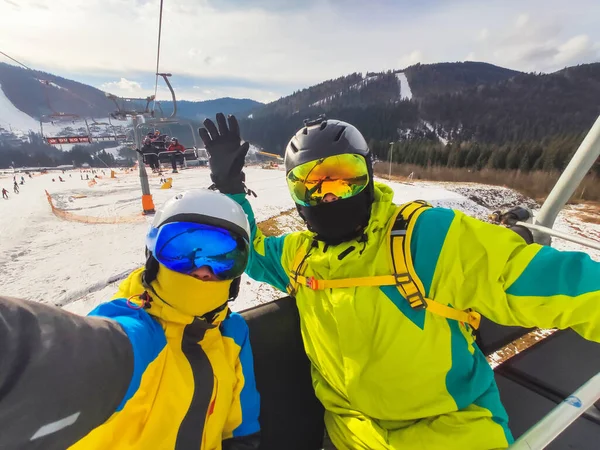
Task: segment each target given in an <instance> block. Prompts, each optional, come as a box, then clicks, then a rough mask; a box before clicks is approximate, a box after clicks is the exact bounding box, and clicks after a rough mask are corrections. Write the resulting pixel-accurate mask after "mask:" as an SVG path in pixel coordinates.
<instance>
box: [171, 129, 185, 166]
mask: <svg viewBox="0 0 600 450" xmlns="http://www.w3.org/2000/svg"><path fill="white" fill-rule="evenodd" d="M167 151H168V152H173V154H172V155H171V167H172V168H173V173H177V160H178V159H180V158H182V157H183V153H184V152H185V147H184V146H183V145H181V144H180V143H179V141H178V140H177V138H176V137H174V138H172V139H171V145H169V148H168V149H167ZM175 152H177V153H175Z"/></svg>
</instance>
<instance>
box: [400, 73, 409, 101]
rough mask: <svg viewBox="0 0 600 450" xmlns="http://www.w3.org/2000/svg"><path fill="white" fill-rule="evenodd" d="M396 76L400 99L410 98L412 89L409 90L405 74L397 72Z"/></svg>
mask: <svg viewBox="0 0 600 450" xmlns="http://www.w3.org/2000/svg"><path fill="white" fill-rule="evenodd" d="M396 78H397V79H398V83H400V100H412V91H411V90H410V85H409V84H408V79H407V78H406V74H405V73H404V72H400V73H397V74H396Z"/></svg>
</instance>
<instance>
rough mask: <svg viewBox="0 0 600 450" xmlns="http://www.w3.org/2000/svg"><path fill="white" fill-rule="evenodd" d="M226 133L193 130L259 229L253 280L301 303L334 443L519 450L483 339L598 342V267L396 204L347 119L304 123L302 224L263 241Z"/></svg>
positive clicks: (241, 150)
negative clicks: (482, 330)
mask: <svg viewBox="0 0 600 450" xmlns="http://www.w3.org/2000/svg"><path fill="white" fill-rule="evenodd" d="M228 122H229V123H228ZM217 124H218V128H217V126H216V125H215V124H214V123H213V122H212V121H211V120H209V119H206V120H205V121H204V126H205V128H201V129H200V130H199V132H200V137H201V138H202V140H203V141H204V144H205V147H206V150H207V152H208V154H209V155H210V169H211V179H212V181H213V183H214V186H215V188H217V189H219V190H220V191H221V192H223V193H227V194H229V195H230V196H232V197H233V198H234V199H235V200H237V201H238V202H239V203H240V205H241V206H242V207H243V208H244V211H245V212H246V214H247V215H248V218H249V220H250V226H251V228H252V242H253V243H254V246H253V250H252V256H251V258H250V263H249V265H248V268H247V269H246V273H247V274H248V275H249V276H251V277H252V278H254V279H255V280H257V281H262V282H266V283H269V284H270V285H272V286H273V287H275V288H278V289H280V290H281V291H284V292H287V293H288V294H291V295H292V296H293V297H294V300H295V302H294V303H295V305H296V306H297V308H298V312H299V315H300V327H301V331H302V338H303V341H304V349H305V350H306V352H307V354H308V358H309V360H310V361H311V363H312V371H311V373H312V377H313V387H314V389H315V394H316V396H317V397H318V398H319V400H320V401H321V403H322V404H323V406H324V407H325V425H326V427H327V432H328V434H329V437H330V438H331V441H332V442H333V444H334V445H335V447H336V448H338V449H353V450H354V449H361V450H365V449H378V450H384V449H385V450H396V449H417V448H418V449H480V450H483V449H499V448H506V447H508V446H510V445H511V443H512V442H513V436H512V434H511V432H510V428H509V423H508V416H507V414H506V410H505V409H504V407H503V405H502V402H501V400H500V395H499V392H498V387H497V385H496V382H495V381H494V373H493V371H492V369H491V368H490V366H489V364H488V363H487V362H486V359H485V356H484V355H483V353H482V352H481V350H480V349H479V348H478V347H477V345H475V343H474V337H473V331H474V329H476V328H477V327H478V326H479V320H480V319H481V315H485V316H486V317H487V318H488V319H490V320H492V321H493V322H495V323H498V324H501V325H512V326H515V325H518V326H524V327H528V328H529V327H535V326H537V327H540V328H560V329H565V328H572V329H573V330H574V331H575V332H577V333H578V334H580V335H581V336H583V337H584V338H586V339H589V340H591V341H595V342H600V309H599V305H600V263H598V262H595V261H593V260H592V259H591V258H590V257H589V255H587V254H585V253H580V252H560V251H558V250H555V249H553V248H550V247H544V246H541V245H538V244H534V243H529V242H531V239H530V240H529V242H528V240H526V239H524V238H523V236H522V235H517V234H516V233H515V232H513V231H511V230H508V229H506V228H504V227H500V226H497V225H493V224H489V223H483V222H481V221H479V220H477V219H475V218H473V217H469V216H467V215H466V214H464V213H462V212H460V211H457V210H452V209H446V208H433V207H431V206H430V205H428V204H427V203H425V202H422V201H413V202H409V203H405V204H403V205H396V204H394V202H393V198H394V191H393V190H392V188H391V187H389V186H387V185H385V184H383V183H380V182H377V181H375V179H374V176H373V167H372V164H371V162H372V153H371V151H370V150H369V147H368V145H367V142H366V140H365V138H364V137H363V135H362V134H361V133H360V131H359V130H358V129H357V128H356V127H354V126H353V125H351V124H349V123H346V122H342V121H339V120H330V119H325V118H319V119H317V120H313V121H307V122H305V126H303V127H302V128H301V129H300V130H298V132H297V133H296V134H295V135H294V136H292V138H291V139H290V141H289V143H288V145H287V148H286V152H285V169H286V172H285V178H286V184H287V186H288V190H289V193H290V196H291V198H292V200H293V202H294V204H295V206H296V209H297V210H298V212H299V214H300V217H301V218H302V219H303V220H304V222H305V223H306V225H307V228H308V229H307V230H303V231H298V232H293V233H287V234H284V235H283V236H269V237H265V236H264V235H263V234H262V233H261V231H260V229H259V228H258V227H257V226H256V223H255V219H254V214H253V211H252V207H251V205H250V202H249V201H248V200H247V198H246V196H247V193H248V189H247V188H246V186H245V183H244V181H245V176H244V172H243V170H242V169H243V165H244V158H245V156H246V154H247V152H248V148H249V144H248V142H242V141H241V138H240V129H239V125H238V122H237V120H236V119H235V117H232V116H230V117H229V120H228V121H227V120H226V119H225V117H224V115H223V114H218V115H217ZM529 238H531V235H529Z"/></svg>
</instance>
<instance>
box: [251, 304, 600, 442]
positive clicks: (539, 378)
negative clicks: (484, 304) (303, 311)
mask: <svg viewBox="0 0 600 450" xmlns="http://www.w3.org/2000/svg"><path fill="white" fill-rule="evenodd" d="M241 314H242V315H243V316H244V318H245V319H246V322H247V323H248V327H249V329H250V341H251V344H252V351H253V354H254V368H255V375H256V383H257V387H258V390H259V392H260V395H261V415H260V423H261V436H262V443H261V446H260V449H261V450H279V449H282V448H285V449H290V450H317V449H321V448H322V446H323V437H324V430H325V425H324V422H323V414H324V410H323V406H322V405H321V404H320V402H319V401H318V400H317V398H316V396H315V394H314V391H313V388H312V380H311V375H310V362H309V360H308V357H307V356H306V354H305V352H304V346H303V343H302V336H301V334H300V319H299V316H298V310H297V308H296V303H295V300H294V299H293V298H291V297H284V298H282V299H279V300H276V301H275V302H272V303H267V304H264V305H259V306H257V307H254V308H251V309H248V310H246V311H243V312H242V313H241ZM529 331H530V330H529V329H525V328H519V327H502V326H500V325H497V324H495V323H493V322H491V321H489V320H483V321H482V323H481V327H480V333H479V337H478V345H479V347H480V348H482V349H485V353H486V354H489V353H491V352H493V351H496V350H498V349H500V348H502V347H503V346H504V345H506V344H508V343H510V342H512V341H513V340H514V339H516V338H518V337H521V336H523V335H525V334H527V333H528V332H529ZM597 372H600V346H598V344H596V343H593V342H588V341H586V340H585V339H583V338H581V337H580V336H579V335H577V334H576V333H575V332H573V331H570V330H567V331H559V332H556V333H555V334H554V335H553V336H550V337H548V338H546V340H544V341H543V342H541V343H538V344H537V345H534V346H533V347H530V348H529V349H527V350H525V351H523V352H521V353H520V354H519V355H517V356H514V357H513V358H511V359H510V360H509V361H507V362H505V363H504V364H501V365H500V366H499V368H498V369H497V370H496V373H495V375H496V381H497V383H498V388H499V390H500V396H501V399H502V402H503V404H504V406H505V408H506V410H507V412H508V416H509V421H510V422H509V425H510V428H511V431H512V432H513V435H514V436H515V438H518V437H519V436H520V435H521V434H523V433H524V432H525V431H527V430H528V429H529V428H530V427H532V426H533V425H535V423H537V421H539V420H540V419H542V418H543V416H544V415H546V414H547V413H548V412H550V410H551V409H552V408H554V407H555V406H556V405H557V404H558V403H559V402H560V401H562V400H563V399H564V398H566V397H567V396H568V395H570V394H571V393H572V392H573V391H575V390H576V389H577V388H578V387H579V386H580V385H582V384H583V383H585V381H587V380H588V379H589V378H590V377H591V376H592V375H593V374H594V373H597ZM548 385H549V386H551V387H552V389H554V390H557V391H560V392H561V393H562V394H561V395H560V396H558V397H555V398H549V397H551V395H550V394H549V393H548V392H549V391H548ZM552 389H550V391H552ZM561 397H562V398H561ZM596 406H598V405H596ZM595 413H596V412H595V411H594V410H593V408H592V410H591V411H589V412H588V414H587V415H584V416H582V417H580V418H579V419H578V420H577V421H575V423H574V424H573V425H572V426H571V427H569V428H568V429H567V430H566V431H565V432H564V433H563V434H562V435H561V436H559V438H558V439H556V440H555V441H554V442H553V443H552V444H551V445H550V446H549V447H548V448H550V449H563V448H573V449H580V450H588V449H590V450H591V449H596V448H598V442H599V441H600V422H596V421H595V420H594V414H595Z"/></svg>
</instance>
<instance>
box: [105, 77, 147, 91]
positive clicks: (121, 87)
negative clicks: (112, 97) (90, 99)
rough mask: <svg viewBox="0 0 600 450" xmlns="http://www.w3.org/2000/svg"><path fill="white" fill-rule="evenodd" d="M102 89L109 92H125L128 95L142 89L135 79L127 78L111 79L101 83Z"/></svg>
mask: <svg viewBox="0 0 600 450" xmlns="http://www.w3.org/2000/svg"><path fill="white" fill-rule="evenodd" d="M101 88H102V90H104V91H106V92H110V93H113V94H114V93H115V92H113V91H117V92H118V93H122V92H126V93H127V94H128V95H130V94H137V93H140V92H141V91H142V85H141V84H140V83H138V82H137V81H130V80H128V79H127V78H121V79H120V80H119V81H111V82H108V83H104V84H102V85H101Z"/></svg>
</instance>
